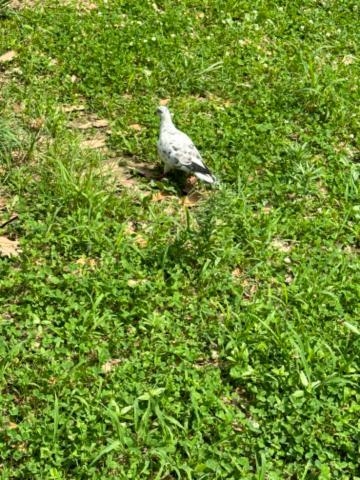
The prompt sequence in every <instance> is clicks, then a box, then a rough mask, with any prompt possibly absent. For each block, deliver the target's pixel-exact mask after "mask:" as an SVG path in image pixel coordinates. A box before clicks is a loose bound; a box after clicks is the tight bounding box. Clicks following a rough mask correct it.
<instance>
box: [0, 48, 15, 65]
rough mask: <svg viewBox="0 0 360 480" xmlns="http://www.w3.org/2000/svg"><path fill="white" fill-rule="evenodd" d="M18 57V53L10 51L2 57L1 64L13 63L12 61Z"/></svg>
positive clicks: (0, 57) (0, 58)
mask: <svg viewBox="0 0 360 480" xmlns="http://www.w3.org/2000/svg"><path fill="white" fill-rule="evenodd" d="M16 56H17V53H16V52H15V50H9V51H8V52H6V53H4V54H3V55H1V56H0V63H5V62H11V60H13V59H14V58H15V57H16Z"/></svg>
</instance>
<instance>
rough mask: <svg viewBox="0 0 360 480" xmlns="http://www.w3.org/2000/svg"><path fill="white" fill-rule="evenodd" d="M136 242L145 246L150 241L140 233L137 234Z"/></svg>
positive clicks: (140, 245)
mask: <svg viewBox="0 0 360 480" xmlns="http://www.w3.org/2000/svg"><path fill="white" fill-rule="evenodd" d="M135 243H136V245H138V246H139V247H141V248H145V247H146V245H147V243H148V241H147V240H146V238H145V237H143V236H142V235H140V234H139V235H136V237H135Z"/></svg>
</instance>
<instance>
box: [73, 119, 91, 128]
mask: <svg viewBox="0 0 360 480" xmlns="http://www.w3.org/2000/svg"><path fill="white" fill-rule="evenodd" d="M67 126H68V127H70V128H77V129H78V130H88V129H89V128H92V126H93V125H92V122H89V121H88V120H86V119H83V118H80V119H76V120H72V121H71V122H69V123H68V124H67Z"/></svg>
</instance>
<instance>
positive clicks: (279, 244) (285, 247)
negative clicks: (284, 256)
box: [271, 238, 292, 252]
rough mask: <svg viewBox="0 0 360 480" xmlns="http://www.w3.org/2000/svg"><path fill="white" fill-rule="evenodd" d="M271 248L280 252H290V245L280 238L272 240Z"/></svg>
mask: <svg viewBox="0 0 360 480" xmlns="http://www.w3.org/2000/svg"><path fill="white" fill-rule="evenodd" d="M271 246H272V247H273V248H275V249H276V250H279V251H280V252H290V251H291V250H292V245H291V244H290V243H289V242H288V241H287V240H283V239H281V238H274V240H273V241H272V242H271Z"/></svg>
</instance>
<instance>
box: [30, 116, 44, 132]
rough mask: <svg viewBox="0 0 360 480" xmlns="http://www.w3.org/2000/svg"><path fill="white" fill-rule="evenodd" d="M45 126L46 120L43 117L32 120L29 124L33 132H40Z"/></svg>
mask: <svg viewBox="0 0 360 480" xmlns="http://www.w3.org/2000/svg"><path fill="white" fill-rule="evenodd" d="M43 125H44V119H43V118H41V117H38V118H32V119H31V120H30V122H29V127H30V128H32V129H33V130H40V128H41V127H42V126H43Z"/></svg>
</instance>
